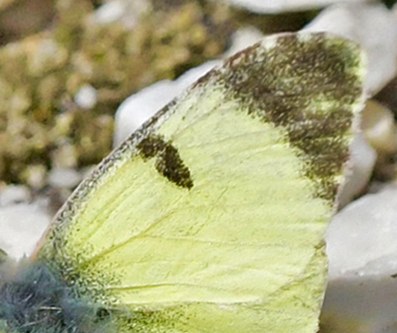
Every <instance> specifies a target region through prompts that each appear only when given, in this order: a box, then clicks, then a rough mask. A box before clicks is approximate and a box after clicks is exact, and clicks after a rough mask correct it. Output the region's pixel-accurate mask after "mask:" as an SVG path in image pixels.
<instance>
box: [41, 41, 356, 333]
mask: <svg viewBox="0 0 397 333" xmlns="http://www.w3.org/2000/svg"><path fill="white" fill-rule="evenodd" d="M362 73H363V68H362V62H361V53H360V50H359V48H358V46H357V45H355V44H354V43H352V42H349V41H346V40H344V39H342V38H339V37H332V36H328V35H325V34H307V33H306V34H303V33H302V34H287V35H281V36H275V37H269V38H266V39H264V41H263V42H261V43H259V44H256V45H255V46H253V47H251V48H249V49H247V50H245V51H243V52H241V53H239V54H237V55H235V56H234V57H232V58H230V59H229V60H228V61H227V62H226V63H225V65H224V66H223V67H222V68H219V69H217V70H213V71H212V72H210V73H209V74H207V75H206V76H205V77H203V78H202V79H200V80H199V81H198V82H197V83H196V84H195V85H194V86H193V87H192V88H191V89H190V90H188V91H187V92H186V93H185V94H184V95H183V96H182V97H181V98H179V99H178V100H177V101H175V102H174V103H171V105H169V106H168V107H166V108H165V109H164V110H162V111H161V112H159V113H158V114H157V115H156V116H155V117H154V118H152V119H151V120H150V121H149V122H147V123H146V124H145V125H144V126H143V127H142V128H141V129H140V130H138V131H137V132H136V133H134V134H133V135H132V136H131V137H130V138H129V139H128V140H127V141H126V142H124V144H122V146H121V147H120V148H119V149H117V150H116V151H114V152H113V153H112V154H111V155H110V156H109V157H108V158H106V159H105V160H104V161H103V163H102V164H101V165H100V166H99V168H98V169H97V170H96V171H95V172H94V173H93V175H92V176H91V177H90V178H88V179H87V180H86V181H85V182H83V184H82V185H81V186H80V187H79V188H78V190H77V191H76V192H75V193H74V195H73V196H72V197H71V199H70V200H69V201H68V202H67V203H66V205H65V206H64V208H63V210H62V211H61V212H60V213H59V215H58V217H57V219H56V220H55V222H54V224H53V226H52V229H51V230H50V232H49V233H48V235H47V238H46V239H45V241H44V243H43V246H42V248H41V250H40V252H39V256H38V257H39V259H40V260H44V261H46V262H49V263H51V265H52V267H53V269H56V270H59V271H60V272H61V274H62V276H63V278H64V279H65V281H67V283H68V284H69V285H72V286H74V287H75V288H76V289H77V291H78V292H77V293H78V294H79V295H82V296H89V297H91V299H93V300H94V301H96V302H99V303H101V304H103V305H104V306H105V307H106V308H108V309H111V310H112V311H114V312H113V313H114V317H115V320H116V322H117V325H118V331H119V332H153V333H159V332H175V333H177V332H178V333H179V332H189V333H190V332H200V333H203V332H214V333H221V332H222V333H223V332H224V333H226V332H227V333H230V332H236V333H244V332H247V333H254V332H258V333H259V332H260V333H263V332H280V333H281V332H282V333H285V332H296V333H298V332H299V333H300V332H308V333H309V332H310V333H313V332H315V331H316V330H317V321H318V319H317V318H318V315H319V309H320V306H321V302H322V296H323V288H324V277H325V273H326V258H325V255H324V252H323V241H322V236H323V231H324V228H325V226H326V224H327V222H328V221H329V219H330V216H331V213H332V207H333V202H334V199H335V195H336V189H337V187H338V185H339V183H340V182H341V180H342V175H343V171H342V167H343V164H344V162H345V161H346V160H347V158H348V146H349V142H350V139H351V134H352V133H351V125H352V119H353V113H354V112H355V110H359V109H360V108H361V97H360V96H361V91H362V90H361V86H362Z"/></svg>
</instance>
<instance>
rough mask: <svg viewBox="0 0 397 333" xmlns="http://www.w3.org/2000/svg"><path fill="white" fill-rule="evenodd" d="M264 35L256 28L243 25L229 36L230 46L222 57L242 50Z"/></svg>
mask: <svg viewBox="0 0 397 333" xmlns="http://www.w3.org/2000/svg"><path fill="white" fill-rule="evenodd" d="M263 37H264V34H263V33H262V32H261V31H260V30H259V29H257V28H254V27H245V28H241V29H239V30H237V31H236V32H235V33H233V35H232V37H231V45H230V48H229V49H228V50H227V51H226V52H225V54H224V57H230V56H231V55H233V54H235V53H237V52H239V51H241V50H244V49H245V48H247V47H248V46H250V45H252V44H255V43H256V42H259V41H260V40H261V39H262V38H263Z"/></svg>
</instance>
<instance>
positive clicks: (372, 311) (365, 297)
mask: <svg viewBox="0 0 397 333" xmlns="http://www.w3.org/2000/svg"><path fill="white" fill-rule="evenodd" d="M396 313H397V279H396V278H393V277H390V276H388V277H383V278H377V277H369V276H365V277H349V278H345V279H340V280H332V281H330V282H329V283H328V288H327V292H326V294H325V301H324V305H323V309H322V313H321V317H320V322H321V324H322V325H321V326H322V329H321V333H396V332H397V318H396Z"/></svg>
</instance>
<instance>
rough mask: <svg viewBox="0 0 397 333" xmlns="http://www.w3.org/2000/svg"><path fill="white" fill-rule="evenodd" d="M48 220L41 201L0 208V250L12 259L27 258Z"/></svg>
mask: <svg viewBox="0 0 397 333" xmlns="http://www.w3.org/2000/svg"><path fill="white" fill-rule="evenodd" d="M50 220H51V217H50V215H49V214H48V213H47V206H46V202H42V201H36V202H33V203H31V204H17V205H11V206H7V207H3V208H0V228H1V233H0V249H2V250H4V251H5V252H6V253H7V254H8V255H9V256H10V257H11V258H13V259H21V258H22V257H24V256H29V255H30V254H31V253H32V252H33V250H34V248H35V246H36V243H37V242H38V240H39V239H40V237H41V236H42V234H43V232H44V231H45V230H46V228H47V227H48V225H49V223H50Z"/></svg>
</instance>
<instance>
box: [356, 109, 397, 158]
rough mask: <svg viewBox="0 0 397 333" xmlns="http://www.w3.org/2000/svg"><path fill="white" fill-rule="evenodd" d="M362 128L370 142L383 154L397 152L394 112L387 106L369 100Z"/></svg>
mask: <svg viewBox="0 0 397 333" xmlns="http://www.w3.org/2000/svg"><path fill="white" fill-rule="evenodd" d="M361 128H362V130H363V135H364V137H365V139H366V140H367V141H368V143H369V144H370V145H371V146H372V147H373V148H375V149H376V151H377V152H379V153H382V154H393V153H396V152H397V129H396V125H395V122H394V116H393V113H392V112H391V111H390V110H389V109H388V108H387V107H385V106H383V105H381V104H379V103H377V102H375V101H367V103H366V106H365V108H364V110H363V113H362V122H361Z"/></svg>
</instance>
